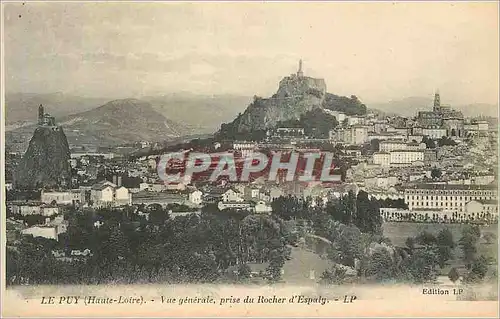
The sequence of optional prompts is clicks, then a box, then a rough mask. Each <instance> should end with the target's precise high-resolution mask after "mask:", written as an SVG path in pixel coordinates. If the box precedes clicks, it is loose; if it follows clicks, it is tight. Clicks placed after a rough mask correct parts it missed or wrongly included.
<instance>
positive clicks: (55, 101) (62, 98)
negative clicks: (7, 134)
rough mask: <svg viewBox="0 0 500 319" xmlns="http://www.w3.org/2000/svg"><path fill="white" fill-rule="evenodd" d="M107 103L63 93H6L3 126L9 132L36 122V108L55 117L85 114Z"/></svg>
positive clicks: (105, 99) (98, 99)
mask: <svg viewBox="0 0 500 319" xmlns="http://www.w3.org/2000/svg"><path fill="white" fill-rule="evenodd" d="M107 101H109V99H107V98H88V97H80V96H74V95H68V94H63V93H47V94H38V93H7V94H5V125H6V130H7V131H9V130H11V129H14V128H16V127H20V126H23V125H29V124H34V123H35V122H36V117H37V112H38V106H39V105H40V104H43V106H44V107H45V110H46V112H47V113H50V114H51V115H53V116H55V117H58V118H60V117H62V116H66V115H70V114H76V113H80V112H85V111H88V110H91V109H94V108H96V107H98V106H99V105H102V104H104V103H106V102H107Z"/></svg>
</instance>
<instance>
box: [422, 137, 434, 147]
mask: <svg viewBox="0 0 500 319" xmlns="http://www.w3.org/2000/svg"><path fill="white" fill-rule="evenodd" d="M422 143H424V144H425V147H426V148H436V143H435V142H434V140H432V139H430V138H429V137H428V136H427V135H424V137H423V138H422Z"/></svg>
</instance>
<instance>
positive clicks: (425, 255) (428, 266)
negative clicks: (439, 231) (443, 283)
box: [401, 247, 438, 283]
mask: <svg viewBox="0 0 500 319" xmlns="http://www.w3.org/2000/svg"><path fill="white" fill-rule="evenodd" d="M437 264H438V258H437V255H436V253H435V252H434V250H433V249H432V248H430V247H427V248H424V249H418V250H416V251H415V252H414V253H413V255H411V257H410V258H408V259H407V260H405V263H404V264H403V265H402V267H401V268H403V269H405V268H406V269H405V270H407V271H408V274H409V275H410V277H411V279H412V280H413V281H414V282H416V283H423V282H429V281H433V280H434V279H436V276H437V272H436V266H437Z"/></svg>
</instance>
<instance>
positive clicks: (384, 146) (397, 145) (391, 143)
mask: <svg viewBox="0 0 500 319" xmlns="http://www.w3.org/2000/svg"><path fill="white" fill-rule="evenodd" d="M379 150H380V151H381V152H390V151H395V150H406V142H403V141H401V140H399V141H398V140H386V141H380V143H379Z"/></svg>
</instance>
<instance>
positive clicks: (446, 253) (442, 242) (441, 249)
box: [436, 228, 455, 268]
mask: <svg viewBox="0 0 500 319" xmlns="http://www.w3.org/2000/svg"><path fill="white" fill-rule="evenodd" d="M436 241H437V245H438V255H439V266H440V267H441V268H443V267H444V265H445V263H446V261H448V260H449V259H450V258H451V257H452V252H453V248H455V242H454V241H453V234H452V233H451V231H450V230H449V229H448V228H445V229H442V230H441V231H440V232H439V233H438V236H437V238H436Z"/></svg>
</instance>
